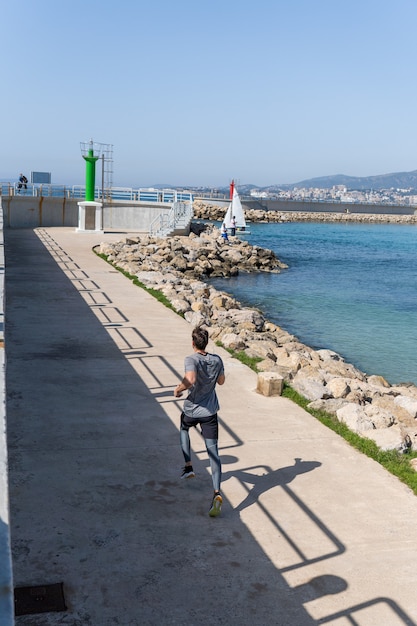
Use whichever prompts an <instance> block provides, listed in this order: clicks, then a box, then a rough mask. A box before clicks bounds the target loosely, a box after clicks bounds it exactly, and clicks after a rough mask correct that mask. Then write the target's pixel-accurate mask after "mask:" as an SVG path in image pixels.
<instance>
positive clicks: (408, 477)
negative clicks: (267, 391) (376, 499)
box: [282, 385, 417, 495]
mask: <svg viewBox="0 0 417 626" xmlns="http://www.w3.org/2000/svg"><path fill="white" fill-rule="evenodd" d="M282 395H283V397H285V398H288V399H289V400H291V401H292V402H295V404H298V406H300V407H302V408H303V409H304V410H305V411H307V412H308V413H310V414H311V415H313V416H314V417H315V418H316V419H318V420H319V421H320V422H321V423H322V424H324V425H325V426H327V427H328V428H330V429H331V430H333V431H334V432H335V433H337V434H338V435H340V436H341V437H343V439H345V441H347V442H348V443H349V444H350V445H351V446H352V447H353V448H356V450H359V452H362V454H366V456H368V457H369V458H371V459H373V460H374V461H376V462H377V463H379V464H380V465H382V466H383V467H385V469H386V470H388V471H389V472H390V473H391V474H393V475H394V476H396V477H397V478H399V479H400V480H401V481H402V482H403V483H405V484H406V485H407V486H408V487H410V489H411V490H412V491H413V493H414V494H416V495H417V472H416V471H415V470H414V469H413V468H412V467H411V465H410V460H411V459H413V458H414V459H415V458H417V452H406V453H404V454H401V453H400V452H398V451H397V450H381V449H380V448H378V446H377V445H376V443H375V442H374V441H372V440H371V439H367V438H366V437H361V436H360V435H358V434H357V433H354V432H353V431H352V430H350V429H349V428H348V427H347V426H346V424H343V423H342V422H339V420H338V419H337V417H336V416H334V415H330V414H329V413H326V412H325V411H318V410H316V409H310V408H308V404H309V402H310V401H309V400H307V399H306V398H304V397H303V396H301V395H300V394H299V393H297V392H296V391H295V390H294V389H292V388H291V387H290V386H289V385H284V391H283V393H282Z"/></svg>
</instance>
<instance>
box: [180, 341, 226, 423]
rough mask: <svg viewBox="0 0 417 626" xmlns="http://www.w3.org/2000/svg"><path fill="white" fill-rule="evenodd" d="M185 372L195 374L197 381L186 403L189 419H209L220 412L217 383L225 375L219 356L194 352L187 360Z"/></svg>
mask: <svg viewBox="0 0 417 626" xmlns="http://www.w3.org/2000/svg"><path fill="white" fill-rule="evenodd" d="M185 371H186V372H195V373H196V376H197V379H196V382H195V384H194V385H193V386H192V387H190V389H189V391H188V397H187V399H186V400H185V401H184V413H185V414H186V415H187V417H197V418H199V417H208V416H209V415H214V414H215V413H217V411H218V410H219V401H218V399H217V394H216V382H217V379H218V377H219V376H220V375H221V374H224V367H223V361H222V360H221V358H220V357H219V356H218V355H217V354H209V353H207V354H200V352H194V354H191V355H190V356H187V357H186V358H185Z"/></svg>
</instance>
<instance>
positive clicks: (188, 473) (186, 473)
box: [181, 465, 195, 478]
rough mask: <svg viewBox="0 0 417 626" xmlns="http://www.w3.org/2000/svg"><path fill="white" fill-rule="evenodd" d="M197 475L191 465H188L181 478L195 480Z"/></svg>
mask: <svg viewBox="0 0 417 626" xmlns="http://www.w3.org/2000/svg"><path fill="white" fill-rule="evenodd" d="M194 477H195V473H194V470H193V468H192V466H191V465H186V466H185V467H184V469H183V470H182V474H181V478H194Z"/></svg>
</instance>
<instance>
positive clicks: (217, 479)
mask: <svg viewBox="0 0 417 626" xmlns="http://www.w3.org/2000/svg"><path fill="white" fill-rule="evenodd" d="M214 420H215V421H216V425H217V415H211V416H210V417H209V418H206V419H203V420H196V419H193V418H189V417H187V416H186V415H184V413H181V427H180V442H181V450H182V453H183V455H184V459H185V462H186V463H189V462H190V461H191V444H190V434H189V432H188V431H189V429H190V427H192V426H196V425H197V424H198V423H200V424H201V427H202V431H203V437H204V431H205V426H206V425H208V423H210V426H212V424H213V421H214ZM216 430H217V429H216ZM216 434H217V433H216ZM204 442H205V444H206V449H207V453H208V457H209V460H210V467H211V478H212V481H213V488H214V491H220V483H221V479H222V465H221V462H220V457H219V450H218V445H217V438H216V439H211V438H208V437H204Z"/></svg>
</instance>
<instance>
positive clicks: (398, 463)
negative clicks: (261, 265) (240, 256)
mask: <svg viewBox="0 0 417 626" xmlns="http://www.w3.org/2000/svg"><path fill="white" fill-rule="evenodd" d="M94 252H95V254H97V256H99V257H100V258H101V259H103V260H104V261H106V262H107V263H109V264H110V265H111V266H112V267H114V268H115V269H117V270H118V271H119V272H121V273H122V274H123V275H124V276H126V278H128V279H129V280H131V281H132V282H133V284H134V285H137V286H138V287H141V288H142V289H144V290H145V291H147V292H148V293H149V294H150V295H151V296H153V297H154V298H156V299H157V300H158V301H159V302H161V303H162V304H163V305H164V306H166V307H167V308H168V309H171V310H172V311H174V312H175V313H177V314H178V315H180V316H181V317H184V314H183V313H181V312H180V311H177V310H176V309H175V307H173V306H172V304H171V303H170V301H169V300H168V298H167V297H166V296H164V294H163V293H162V292H161V291H159V290H158V289H152V288H150V287H147V286H146V285H144V284H143V283H142V282H141V281H140V280H139V279H138V278H137V276H134V275H132V274H129V272H126V271H125V270H123V269H122V268H121V267H118V266H117V265H114V263H112V262H111V261H109V260H108V257H107V255H105V254H101V253H99V252H96V251H95V250H94ZM216 345H217V346H219V347H221V348H223V349H224V350H226V351H227V352H228V353H229V354H230V355H231V356H232V357H233V358H235V359H237V360H238V361H240V362H241V363H243V364H244V365H246V366H247V367H250V368H251V369H252V370H253V371H254V372H256V373H259V370H258V368H257V364H258V363H259V362H260V361H262V360H263V359H262V358H261V357H250V356H248V355H247V354H246V353H245V352H244V351H243V350H241V351H236V350H232V349H230V348H226V347H225V346H223V344H222V343H221V342H220V341H216ZM282 396H283V397H284V398H288V399H289V400H291V401H292V402H294V403H295V404H297V405H298V406H300V407H301V408H303V409H304V410H305V411H306V412H307V413H310V415H312V416H313V417H315V418H316V419H318V420H319V421H320V422H321V423H322V424H323V425H324V426H327V428H330V429H331V430H333V431H334V432H335V433H337V434H338V435H340V437H343V439H344V440H345V441H347V443H349V444H350V445H351V446H352V447H353V448H355V449H356V450H358V451H359V452H362V454H365V455H366V456H368V457H369V458H371V459H373V460H374V461H376V462H377V463H379V464H380V465H382V467H384V468H385V469H386V470H387V471H388V472H390V473H391V474H393V475H394V476H396V477H397V478H398V479H399V480H401V482H403V483H404V484H406V485H407V486H408V487H409V488H410V489H411V490H412V491H413V493H414V494H415V495H417V472H416V471H415V470H414V469H413V468H412V466H411V465H410V460H411V459H415V458H417V452H412V451H409V452H406V453H404V454H401V453H400V452H398V451H397V450H381V449H380V448H379V447H378V446H377V445H376V443H375V442H374V441H372V440H371V439H367V438H366V437H361V436H360V435H358V434H357V433H355V432H353V431H352V430H350V429H349V428H348V427H347V426H346V424H343V422H339V420H338V419H337V417H336V416H335V415H331V414H330V413H326V412H325V411H319V410H317V409H311V408H309V407H308V405H309V403H310V400H307V398H304V397H303V396H302V395H300V394H299V393H297V391H295V389H292V387H290V386H289V385H287V383H285V384H284V389H283V393H282Z"/></svg>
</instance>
